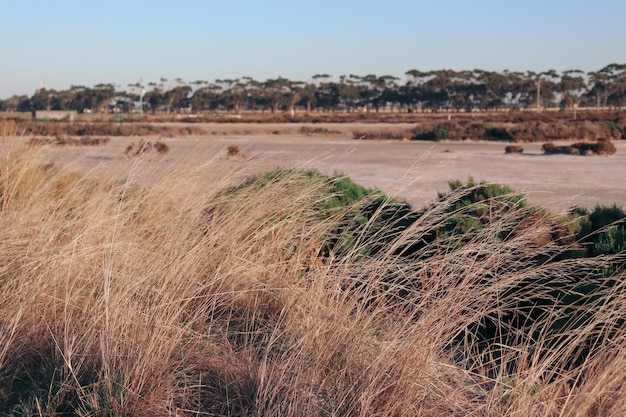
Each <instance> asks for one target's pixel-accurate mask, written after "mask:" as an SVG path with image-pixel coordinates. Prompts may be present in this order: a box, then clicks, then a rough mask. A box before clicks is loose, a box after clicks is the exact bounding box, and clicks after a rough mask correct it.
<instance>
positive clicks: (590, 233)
mask: <svg viewBox="0 0 626 417" xmlns="http://www.w3.org/2000/svg"><path fill="white" fill-rule="evenodd" d="M625 221H626V213H624V210H623V209H621V208H619V207H617V205H615V204H614V205H613V206H611V207H602V206H596V208H595V209H594V210H593V211H592V212H591V213H590V214H589V216H588V221H587V222H585V224H584V225H583V227H582V228H581V231H580V233H579V237H580V238H581V239H582V240H583V241H584V242H585V243H587V245H588V246H589V252H590V255H592V256H596V255H605V254H615V253H621V252H623V251H624V249H625V248H626V223H625Z"/></svg>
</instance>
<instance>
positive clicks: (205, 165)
mask: <svg viewBox="0 0 626 417" xmlns="http://www.w3.org/2000/svg"><path fill="white" fill-rule="evenodd" d="M407 126H409V127H410V125H407ZM300 127H301V126H300V125H289V124H285V125H276V126H273V125H271V126H270V125H263V124H261V125H254V124H252V125H247V126H242V124H224V125H219V126H217V125H216V127H215V129H219V130H215V131H210V129H209V128H207V129H208V130H207V132H208V134H207V135H206V136H185V137H174V138H156V137H150V138H146V139H149V140H150V141H152V142H155V141H156V140H160V141H162V142H164V143H166V144H167V145H168V146H169V147H170V152H169V154H168V155H166V156H149V157H146V158H142V159H141V160H138V159H136V158H127V157H125V156H124V150H125V148H126V147H127V146H128V145H129V144H131V143H135V144H136V143H138V142H139V140H140V139H139V138H136V137H133V138H115V137H113V138H111V143H110V144H109V145H107V146H102V147H49V148H47V149H46V150H45V151H44V152H45V155H44V158H45V159H46V161H54V162H56V163H63V164H65V163H68V164H71V165H72V166H73V167H75V168H76V169H78V170H79V171H82V172H84V173H88V175H96V176H106V177H111V178H127V177H132V178H133V179H135V180H137V181H140V182H143V183H146V184H151V183H155V182H158V181H160V179H162V178H164V176H168V175H170V174H172V173H174V172H176V173H177V175H181V171H179V169H180V167H181V166H182V167H186V168H188V169H187V171H185V170H183V171H182V172H187V173H186V174H184V175H186V176H187V178H186V179H185V181H188V182H193V181H209V182H210V181H220V178H227V182H230V183H236V182H238V181H240V180H241V179H243V178H245V177H246V176H247V175H251V174H255V173H261V172H265V171H267V170H270V169H273V168H278V167H303V168H317V169H319V170H320V171H322V172H325V173H328V174H332V173H343V174H346V175H348V176H349V177H350V178H352V179H353V180H354V181H355V182H357V183H359V184H361V185H364V186H367V187H374V188H378V189H380V190H382V191H384V192H386V193H387V194H389V195H391V196H393V197H396V198H400V199H404V200H407V201H408V202H410V203H413V204H414V205H416V206H417V207H420V206H422V205H424V204H425V203H427V202H428V201H432V200H434V199H435V198H436V197H437V192H438V191H446V190H447V189H448V185H447V182H448V181H449V180H455V179H459V180H462V181H465V180H467V179H468V178H469V177H470V176H471V177H473V178H474V179H475V180H485V181H489V182H495V183H500V184H506V185H509V186H511V187H512V188H513V189H515V190H517V191H522V192H525V193H526V194H527V196H528V200H529V201H530V202H532V203H537V204H539V205H541V206H543V207H545V208H550V209H552V210H556V211H565V210H567V209H568V208H570V207H572V206H574V205H580V206H585V207H588V208H593V207H594V206H595V205H596V204H603V205H610V204H613V203H616V204H618V205H620V206H623V207H626V183H625V181H624V179H625V178H624V177H625V175H624V174H626V141H621V142H615V145H616V147H617V154H615V155H613V156H608V157H607V156H593V157H584V156H570V155H550V156H547V155H543V153H542V151H541V144H540V143H536V144H522V146H523V147H524V154H521V155H506V154H505V153H504V148H505V147H506V146H507V144H506V143H493V142H439V143H433V142H408V141H393V140H384V141H374V140H355V139H352V134H351V131H353V130H359V129H370V130H371V129H377V128H380V129H389V130H395V129H398V128H403V127H404V126H398V125H365V126H363V125H348V124H344V125H324V126H321V125H319V126H318V125H312V127H323V128H327V129H329V130H330V131H332V132H334V133H332V134H329V135H326V136H323V135H315V136H303V135H299V134H298V133H297V132H298V130H299V129H300ZM286 129H287V130H286ZM277 130H280V134H276V133H278V132H277ZM272 132H274V133H272ZM231 145H235V146H237V147H238V148H239V150H240V152H241V154H240V155H239V156H238V157H234V158H232V157H230V158H229V157H228V156H227V148H228V147H229V146H231Z"/></svg>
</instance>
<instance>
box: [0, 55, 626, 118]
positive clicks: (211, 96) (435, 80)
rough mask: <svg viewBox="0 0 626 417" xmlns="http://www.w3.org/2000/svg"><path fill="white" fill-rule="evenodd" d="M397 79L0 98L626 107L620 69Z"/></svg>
mask: <svg viewBox="0 0 626 417" xmlns="http://www.w3.org/2000/svg"><path fill="white" fill-rule="evenodd" d="M405 76H406V77H405V80H404V81H401V80H400V79H399V78H398V77H395V76H392V75H375V74H369V75H365V76H360V75H355V74H350V75H341V76H340V77H339V78H338V79H336V78H333V77H332V76H331V75H329V74H315V75H313V76H312V78H311V80H310V81H309V82H302V81H292V80H289V79H287V78H283V77H278V78H275V79H267V80H265V81H257V80H255V79H253V78H251V77H242V78H235V79H217V80H215V81H213V82H208V81H202V80H198V81H193V82H186V81H184V80H182V79H180V78H178V79H175V80H172V81H168V80H167V79H165V78H162V79H160V80H159V81H158V82H150V83H148V84H147V85H143V84H141V83H136V84H129V85H128V86H127V88H126V89H120V88H121V86H117V85H114V84H97V85H95V86H94V87H85V86H71V87H70V88H69V89H68V90H61V91H57V90H52V89H45V88H41V89H39V90H37V91H36V92H35V94H34V95H33V96H31V97H28V96H26V95H24V96H13V97H11V98H8V99H6V100H0V110H2V111H35V110H76V111H78V112H79V113H84V112H94V113H96V112H97V113H107V112H124V113H126V112H139V111H145V112H152V113H154V112H166V113H170V112H194V113H197V112H207V111H232V112H240V111H242V110H248V111H269V112H277V111H290V110H294V109H305V110H307V111H329V112H335V111H346V112H352V111H363V110H367V111H379V110H380V109H383V108H384V109H387V110H391V111H399V112H417V111H474V110H502V109H532V108H535V109H541V108H545V107H557V106H558V107H561V108H565V109H567V108H574V107H578V106H580V107H621V106H624V105H626V64H610V65H607V66H605V67H604V68H602V69H600V70H598V71H590V72H587V73H584V72H583V71H580V70H576V69H573V70H567V71H563V72H561V73H560V74H559V73H557V71H554V70H549V71H544V72H533V71H526V72H515V71H508V70H505V71H502V72H496V71H484V70H480V69H475V70H472V71H454V70H436V71H419V70H416V69H411V70H409V71H407V72H406V73H405Z"/></svg>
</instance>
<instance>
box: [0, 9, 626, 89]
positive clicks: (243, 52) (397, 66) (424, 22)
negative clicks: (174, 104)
mask: <svg viewBox="0 0 626 417" xmlns="http://www.w3.org/2000/svg"><path fill="white" fill-rule="evenodd" d="M0 6H1V7H0V10H2V12H1V15H0V42H1V44H0V60H1V61H0V98H7V97H9V96H11V95H13V94H28V95H32V94H33V93H34V92H35V90H36V89H37V87H38V85H39V81H40V80H43V82H44V86H45V87H46V88H55V89H66V88H69V87H70V85H71V84H75V85H87V86H93V85H95V84H97V83H100V82H105V83H106V82H110V83H114V84H116V85H118V88H120V89H125V88H127V84H128V83H134V82H137V81H139V79H140V78H141V79H142V80H143V82H144V83H147V82H149V81H158V80H159V78H161V77H164V78H169V79H173V78H177V77H180V78H182V79H184V80H185V81H195V80H198V79H200V80H208V81H213V80H215V79H216V78H237V77H241V76H251V77H253V78H255V79H259V80H265V79H267V78H274V77H277V76H279V75H280V76H284V77H287V78H290V79H293V80H301V81H308V80H309V79H310V78H311V76H312V75H313V74H316V73H328V74H331V75H333V76H335V77H338V76H339V75H341V74H345V75H348V74H350V73H352V74H359V75H365V74H371V73H374V74H377V75H384V74H391V75H395V76H398V77H401V78H402V79H403V80H404V73H405V72H406V71H407V70H410V69H419V70H432V69H443V68H451V69H454V70H465V69H474V68H480V69H485V70H497V71H501V70H504V69H509V70H512V71H526V70H534V71H537V70H547V69H556V70H557V71H562V70H565V69H570V68H576V69H581V70H583V71H591V70H597V69H600V68H602V67H603V66H605V65H607V64H610V63H612V62H618V63H626V24H624V18H625V16H626V1H624V0H595V1H590V0H589V1H581V0H569V1H565V0H553V1H551V0H541V1H537V0H524V1H521V0H520V1H517V0H514V1H507V0H475V1H469V0H448V1H432V0H429V1H419V0H413V1H410V0H406V1H404V0H387V1H384V2H383V1H370V0H361V1H356V0H333V1H327V0H320V1H315V0H309V1H296V0H292V1H283V0H265V1H262V0H258V1H251V0H238V1H236V0H228V1H227V0H214V1H212V0H204V1H201V0H178V1H160V0H126V1H118V0H113V1H90V0H81V1H70V0H54V1H53V0H19V1H18V0H0Z"/></svg>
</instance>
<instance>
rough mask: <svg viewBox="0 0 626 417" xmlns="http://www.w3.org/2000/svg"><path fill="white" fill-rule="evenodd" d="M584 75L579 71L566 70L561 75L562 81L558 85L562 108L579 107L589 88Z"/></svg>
mask: <svg viewBox="0 0 626 417" xmlns="http://www.w3.org/2000/svg"><path fill="white" fill-rule="evenodd" d="M584 74H585V73H584V72H583V71H581V70H578V69H570V70H565V71H563V72H562V73H561V79H560V81H559V82H558V84H557V88H558V92H559V94H560V102H559V105H560V107H562V108H572V107H574V104H576V105H578V103H579V102H580V98H581V97H582V96H583V95H584V94H585V91H586V88H587V84H586V82H585V78H584V77H583V75H584Z"/></svg>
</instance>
